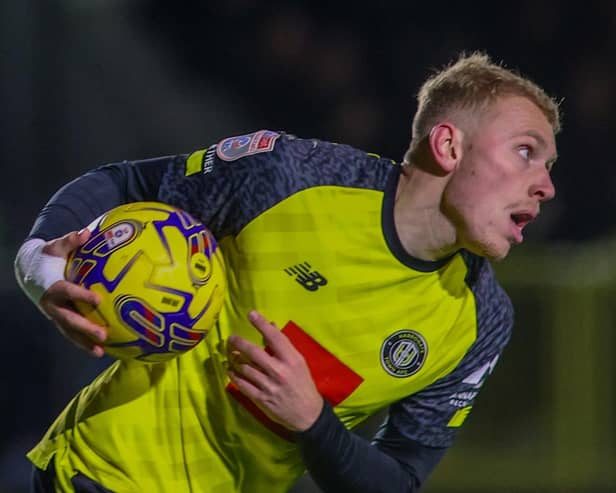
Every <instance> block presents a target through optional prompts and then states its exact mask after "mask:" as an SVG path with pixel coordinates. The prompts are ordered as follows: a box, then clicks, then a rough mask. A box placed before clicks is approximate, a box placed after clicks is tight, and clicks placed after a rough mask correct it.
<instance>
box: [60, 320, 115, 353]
mask: <svg viewBox="0 0 616 493" xmlns="http://www.w3.org/2000/svg"><path fill="white" fill-rule="evenodd" d="M59 329H60V332H62V333H63V334H64V335H65V336H66V338H67V339H68V340H69V341H71V342H72V343H73V344H75V346H77V347H78V348H80V349H83V350H84V351H86V352H88V353H90V354H91V355H92V356H96V357H97V358H100V357H101V356H103V355H104V354H105V349H104V348H103V346H102V345H101V344H97V343H96V342H94V341H93V340H92V339H90V338H89V337H88V336H86V335H85V334H83V333H81V332H79V331H77V330H72V329H64V328H62V327H59Z"/></svg>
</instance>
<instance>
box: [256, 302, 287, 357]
mask: <svg viewBox="0 0 616 493" xmlns="http://www.w3.org/2000/svg"><path fill="white" fill-rule="evenodd" d="M248 319H249V320H250V322H251V323H252V325H254V327H255V328H256V329H257V330H258V331H259V332H260V333H261V334H262V335H263V340H264V341H265V344H266V345H268V346H269V347H270V349H271V350H272V352H273V353H274V354H275V355H276V356H278V357H281V358H284V356H285V354H287V352H288V351H290V350H292V349H294V348H293V345H292V344H291V341H289V339H288V338H287V336H285V335H284V334H283V333H282V332H281V331H280V329H279V328H278V327H276V326H275V325H274V324H273V322H269V321H268V320H266V319H265V318H264V317H263V315H261V314H260V313H259V312H258V311H256V310H251V311H250V313H249V314H248Z"/></svg>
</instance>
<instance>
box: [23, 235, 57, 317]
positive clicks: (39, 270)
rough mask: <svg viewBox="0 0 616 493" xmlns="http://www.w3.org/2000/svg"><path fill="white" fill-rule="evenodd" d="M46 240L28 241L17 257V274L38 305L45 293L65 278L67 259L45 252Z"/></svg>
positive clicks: (25, 290) (24, 288)
mask: <svg viewBox="0 0 616 493" xmlns="http://www.w3.org/2000/svg"><path fill="white" fill-rule="evenodd" d="M45 244H46V241H45V240H42V239H40V238H33V239H31V240H28V241H26V242H25V243H24V244H23V245H22V246H21V248H20V249H19V251H18V252H17V257H16V258H15V276H16V277H17V282H18V284H19V286H20V287H21V289H23V290H24V292H25V293H26V295H28V298H30V299H31V300H32V301H33V302H34V303H35V304H36V305H37V306H38V304H39V301H40V300H41V297H42V296H43V293H44V292H45V291H46V290H47V288H49V286H51V285H52V284H53V283H55V282H56V281H60V280H63V279H64V269H65V267H66V259H65V258H63V257H56V256H54V255H49V254H47V253H44V252H43V247H44V246H45Z"/></svg>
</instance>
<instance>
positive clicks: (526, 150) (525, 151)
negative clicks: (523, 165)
mask: <svg viewBox="0 0 616 493" xmlns="http://www.w3.org/2000/svg"><path fill="white" fill-rule="evenodd" d="M518 153H519V154H520V156H522V157H523V158H524V159H526V160H528V158H529V157H530V147H528V146H520V147H518Z"/></svg>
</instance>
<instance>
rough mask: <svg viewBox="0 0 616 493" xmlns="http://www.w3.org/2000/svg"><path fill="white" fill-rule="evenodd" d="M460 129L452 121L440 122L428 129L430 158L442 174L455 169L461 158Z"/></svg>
mask: <svg viewBox="0 0 616 493" xmlns="http://www.w3.org/2000/svg"><path fill="white" fill-rule="evenodd" d="M461 137H462V134H461V130H460V129H459V128H458V127H456V126H455V125H454V124H453V123H449V122H442V123H438V124H437V125H434V127H432V130H430V136H429V142H430V150H431V152H432V158H433V159H434V162H435V164H436V166H438V168H439V170H440V171H441V173H443V175H447V174H449V173H451V172H452V171H453V170H455V169H456V167H457V166H458V163H459V162H460V159H461V158H462V138H461Z"/></svg>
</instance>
